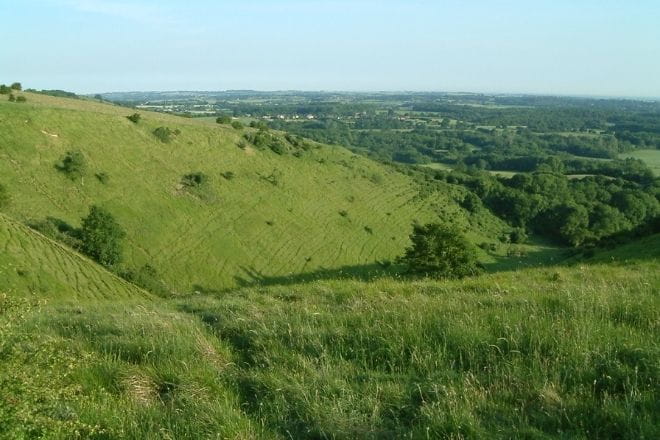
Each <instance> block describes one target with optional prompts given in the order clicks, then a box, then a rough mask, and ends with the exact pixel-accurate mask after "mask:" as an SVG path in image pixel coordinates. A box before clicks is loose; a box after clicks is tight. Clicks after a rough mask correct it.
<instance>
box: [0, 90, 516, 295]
mask: <svg viewBox="0 0 660 440" xmlns="http://www.w3.org/2000/svg"><path fill="white" fill-rule="evenodd" d="M25 95H26V96H27V103H24V104H16V103H11V102H4V101H0V126H1V127H2V130H0V176H2V180H3V183H4V184H5V185H6V186H7V187H8V188H9V191H10V193H12V194H14V200H13V204H12V206H11V208H10V209H9V214H10V215H11V216H12V217H14V218H16V219H17V220H20V221H23V222H32V221H38V220H42V219H44V218H46V217H54V218H57V219H59V220H62V221H65V222H67V223H69V224H71V225H73V226H77V225H78V224H79V221H80V218H81V217H82V216H83V215H85V214H86V213H87V210H88V208H89V206H90V205H91V204H98V205H101V206H103V207H104V208H106V209H108V210H109V211H110V212H112V213H113V215H115V216H116V218H117V219H118V221H119V223H120V224H121V225H122V226H123V227H124V229H126V231H127V233H128V237H127V239H126V246H125V249H126V256H127V260H128V263H129V264H130V265H133V266H135V267H138V266H141V265H143V264H146V263H148V264H150V265H152V266H154V267H156V268H157V269H158V270H159V271H160V272H162V273H163V275H164V276H165V277H166V280H167V282H168V284H170V285H171V286H173V287H174V288H175V289H178V290H179V291H183V292H189V291H191V289H193V290H194V289H197V290H199V289H205V288H219V287H231V286H235V285H238V284H241V283H245V282H251V281H253V280H255V279H264V278H269V277H282V276H287V275H289V274H299V273H310V274H312V275H313V273H314V272H316V271H325V270H336V271H339V270H346V271H359V270H367V269H368V268H369V267H371V266H373V265H374V263H375V262H376V261H380V260H388V259H392V258H394V257H396V256H398V255H400V254H401V253H402V251H403V249H404V248H405V246H406V245H407V243H408V234H409V233H410V225H411V223H412V222H413V221H415V220H417V221H420V222H428V221H431V220H436V219H438V218H444V219H447V220H450V221H451V222H453V223H455V224H458V225H461V226H462V227H463V228H464V229H465V230H466V231H467V232H468V235H470V236H471V237H472V238H473V239H474V241H475V242H481V241H484V240H492V239H493V237H498V236H500V235H501V232H502V231H503V230H506V229H507V227H506V226H505V225H504V224H503V223H502V222H501V221H499V220H498V219H496V218H495V217H493V216H491V215H490V214H489V213H488V212H487V211H485V210H483V211H482V212H481V213H479V214H474V215H468V214H467V212H466V211H464V210H463V209H461V208H460V207H459V206H458V204H457V203H456V201H455V200H456V199H458V200H460V199H461V198H462V195H461V194H462V191H464V190H462V189H460V188H458V187H456V186H451V185H448V184H445V185H444V187H443V189H442V190H441V191H434V192H429V191H427V190H426V189H425V187H424V185H422V184H420V183H419V182H417V181H415V180H414V179H413V178H411V177H409V176H407V175H405V174H402V173H400V172H397V171H395V170H394V169H391V168H389V167H386V166H383V165H380V164H378V163H376V162H373V161H371V160H369V159H366V158H363V157H361V156H357V155H355V154H353V153H351V152H349V151H348V150H345V149H343V148H339V147H333V148H330V147H324V146H322V145H319V144H314V143H310V144H309V148H308V150H304V149H300V148H298V149H296V148H294V147H293V146H291V145H288V143H287V142H286V141H285V140H284V139H283V138H282V136H283V135H282V134H277V135H276V136H277V137H278V138H280V140H281V141H282V143H284V145H285V146H286V147H287V148H288V149H289V151H288V152H286V153H285V154H281V155H280V154H277V153H276V152H274V151H271V150H270V149H268V148H262V149H258V148H256V147H254V146H250V145H247V146H245V145H243V147H244V148H239V146H238V144H239V143H241V142H242V141H244V140H243V139H242V136H243V135H244V134H245V133H255V130H254V129H244V130H236V129H233V128H231V127H230V126H220V125H218V124H214V123H209V122H205V121H199V120H194V119H188V118H179V117H175V116H169V115H164V114H157V113H146V112H145V113H142V119H141V120H140V122H139V123H137V124H134V123H132V122H131V121H129V120H128V119H127V118H126V116H127V115H129V114H131V113H132V112H131V111H130V110H128V109H125V108H121V107H117V106H112V105H107V104H101V103H97V102H92V101H86V100H75V99H66V98H54V97H50V96H43V95H36V94H29V93H26V94H25ZM158 127H168V128H169V129H171V130H172V131H174V132H175V133H176V130H179V131H180V133H179V134H178V135H174V136H173V139H172V141H171V142H169V143H163V142H161V141H160V140H158V139H157V138H156V137H155V136H154V135H153V131H154V130H155V129H156V128H158ZM72 150H79V151H81V152H82V153H83V155H84V157H85V158H86V161H87V163H88V171H87V174H86V175H85V176H84V177H83V178H80V179H75V180H74V181H72V180H71V179H69V178H67V177H66V176H65V175H64V174H63V173H62V172H60V171H58V170H57V169H56V168H55V165H56V163H58V161H59V160H61V158H62V157H63V156H64V155H65V153H66V152H67V151H72ZM294 153H295V154H294ZM197 172H200V173H203V174H204V175H206V176H207V177H208V184H205V188H204V190H203V191H197V190H190V189H189V188H188V187H186V186H185V185H184V184H183V183H182V179H183V177H184V176H185V175H187V174H191V173H197ZM97 174H99V175H100V174H104V178H103V179H99V178H97V177H95V175H97ZM101 180H103V181H101ZM437 185H440V184H437ZM486 262H488V261H487V260H486Z"/></svg>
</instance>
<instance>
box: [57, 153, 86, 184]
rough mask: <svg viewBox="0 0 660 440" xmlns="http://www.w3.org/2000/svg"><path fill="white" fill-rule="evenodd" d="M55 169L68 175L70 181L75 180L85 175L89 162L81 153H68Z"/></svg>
mask: <svg viewBox="0 0 660 440" xmlns="http://www.w3.org/2000/svg"><path fill="white" fill-rule="evenodd" d="M55 168H57V169H58V170H59V171H61V172H63V173H64V174H66V175H67V177H68V178H69V179H71V180H75V179H79V178H81V177H83V176H84V175H85V173H86V171H87V161H86V160H85V156H83V154H82V153H81V152H80V151H67V153H66V154H65V155H64V157H62V159H61V160H60V162H59V163H57V164H56V165H55Z"/></svg>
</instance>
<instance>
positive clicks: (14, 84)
mask: <svg viewBox="0 0 660 440" xmlns="http://www.w3.org/2000/svg"><path fill="white" fill-rule="evenodd" d="M10 87H11V89H12V90H18V91H19V92H20V91H21V90H23V86H21V83H19V82H15V83H13V84H12V85H11V86H10Z"/></svg>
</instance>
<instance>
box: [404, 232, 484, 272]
mask: <svg viewBox="0 0 660 440" xmlns="http://www.w3.org/2000/svg"><path fill="white" fill-rule="evenodd" d="M410 240H411V241H412V245H411V246H410V247H409V248H408V249H406V253H405V254H404V255H403V257H402V258H401V262H402V263H404V264H405V265H406V266H407V267H408V272H410V273H412V274H415V275H421V276H428V277H434V278H462V277H465V276H468V275H474V274H476V273H478V272H479V268H478V265H477V254H476V251H475V249H474V247H473V246H472V245H471V244H470V242H468V241H467V239H466V238H465V237H463V235H462V234H460V233H459V232H458V231H456V230H455V229H454V228H451V227H449V226H446V225H441V224H439V223H429V224H426V225H414V226H413V232H412V234H411V235H410Z"/></svg>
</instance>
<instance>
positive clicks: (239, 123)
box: [231, 121, 244, 130]
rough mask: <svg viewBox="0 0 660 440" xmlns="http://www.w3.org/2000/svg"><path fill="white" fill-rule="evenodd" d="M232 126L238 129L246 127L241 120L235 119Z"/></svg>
mask: <svg viewBox="0 0 660 440" xmlns="http://www.w3.org/2000/svg"><path fill="white" fill-rule="evenodd" d="M231 126H232V127H233V128H234V129H236V130H242V129H243V128H244V126H243V124H242V123H241V121H234V122H232V123H231Z"/></svg>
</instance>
